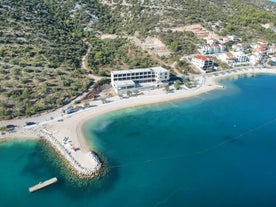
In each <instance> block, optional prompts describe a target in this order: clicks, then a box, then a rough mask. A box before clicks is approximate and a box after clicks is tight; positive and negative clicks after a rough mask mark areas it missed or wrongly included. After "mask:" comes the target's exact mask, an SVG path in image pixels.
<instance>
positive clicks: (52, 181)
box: [29, 177, 57, 193]
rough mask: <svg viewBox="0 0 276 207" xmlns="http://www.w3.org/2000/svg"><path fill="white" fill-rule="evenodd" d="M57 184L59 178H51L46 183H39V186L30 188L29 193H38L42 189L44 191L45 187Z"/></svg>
mask: <svg viewBox="0 0 276 207" xmlns="http://www.w3.org/2000/svg"><path fill="white" fill-rule="evenodd" d="M56 182H57V178H56V177H54V178H51V179H49V180H46V181H44V182H40V183H38V184H37V185H34V186H32V187H29V191H30V193H32V192H35V191H38V190H40V189H42V188H45V187H47V186H48V185H52V184H54V183H56Z"/></svg>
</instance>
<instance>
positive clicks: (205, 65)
mask: <svg viewBox="0 0 276 207" xmlns="http://www.w3.org/2000/svg"><path fill="white" fill-rule="evenodd" d="M192 63H193V64H194V65H195V66H196V67H197V68H199V69H201V70H204V71H208V70H213V69H214V60H213V59H211V58H208V57H206V56H204V55H195V56H194V57H193V58H192Z"/></svg>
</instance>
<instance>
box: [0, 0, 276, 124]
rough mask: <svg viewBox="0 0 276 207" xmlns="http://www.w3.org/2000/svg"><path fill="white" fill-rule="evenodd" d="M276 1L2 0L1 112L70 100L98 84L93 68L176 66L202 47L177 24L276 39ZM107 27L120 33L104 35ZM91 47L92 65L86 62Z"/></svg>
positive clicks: (25, 111)
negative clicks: (148, 47)
mask: <svg viewBox="0 0 276 207" xmlns="http://www.w3.org/2000/svg"><path fill="white" fill-rule="evenodd" d="M274 8H275V4H273V3H269V2H264V1H258V0H240V1H237V0H224V1H221V0H212V1H207V0H169V1H159V0H151V1H150V0H64V1H58V0H18V1H12V0H2V1H1V4H0V28H1V29H0V59H1V61H0V81H1V85H0V91H1V94H0V119H11V118H14V117H19V116H29V115H32V114H36V113H40V112H43V111H45V110H49V109H54V108H56V107H59V106H62V105H64V104H66V103H68V102H70V101H71V100H73V99H74V98H75V97H76V96H78V95H79V94H81V93H82V92H83V91H84V90H86V89H87V88H88V87H89V86H90V85H92V84H93V80H92V79H91V78H89V76H88V74H90V73H94V74H98V75H108V74H109V72H110V70H112V69H126V68H143V67H149V66H153V65H156V64H160V63H165V64H167V65H170V64H171V63H172V61H178V60H177V58H180V57H181V56H183V55H186V54H191V53H193V52H195V51H196V49H197V45H196V44H197V43H199V42H200V41H201V40H200V39H198V38H197V37H196V36H195V35H194V34H193V33H191V32H186V31H183V32H172V31H171V28H174V27H182V26H185V25H191V24H195V23H199V24H201V25H202V26H204V27H205V28H207V29H209V30H210V31H212V25H213V24H216V23H219V25H220V28H219V29H218V30H217V31H216V32H217V33H218V34H220V35H229V34H231V35H233V34H236V35H239V36H241V37H242V38H243V39H245V40H247V41H250V40H252V39H256V38H264V39H266V40H268V41H270V42H271V43H276V35H275V32H273V31H272V30H271V29H264V28H263V27H261V24H265V23H273V24H274V25H276V14H275V12H276V9H274ZM102 34H115V35H116V37H117V38H115V39H102V38H100V36H101V35H102ZM133 36H135V37H137V38H139V39H141V40H144V39H145V38H146V37H148V36H152V37H157V38H158V39H160V40H161V41H162V42H163V43H164V44H165V45H166V46H167V47H168V48H169V50H170V51H171V56H170V57H168V58H165V59H164V58H162V57H156V56H153V55H151V54H149V53H148V52H147V51H144V50H142V49H141V48H140V47H139V46H137V45H135V44H134V43H133V42H132V41H131V37H133ZM89 47H90V49H89V50H88V48H89ZM88 52H89V53H88ZM87 53H88V54H87ZM86 54H87V57H88V60H87V62H88V66H89V67H88V68H82V58H83V57H84V56H85V55H86ZM164 61H165V62H164Z"/></svg>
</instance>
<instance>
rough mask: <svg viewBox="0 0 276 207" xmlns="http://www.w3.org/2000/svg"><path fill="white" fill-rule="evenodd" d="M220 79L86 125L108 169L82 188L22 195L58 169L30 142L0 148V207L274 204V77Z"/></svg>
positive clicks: (62, 184)
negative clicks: (217, 84)
mask: <svg viewBox="0 0 276 207" xmlns="http://www.w3.org/2000/svg"><path fill="white" fill-rule="evenodd" d="M223 83H224V85H225V86H226V87H225V89H224V90H219V91H213V92H210V93H208V94H204V95H201V96H198V97H195V98H192V99H188V100H182V101H175V102H171V103H167V104H159V105H152V106H147V107H141V108H131V109H127V110H123V111H120V112H116V113H112V114H109V115H106V116H103V117H101V118H99V119H98V120H96V121H93V122H89V123H87V124H86V126H85V128H84V130H85V133H86V134H87V136H88V141H89V142H91V143H93V147H94V148H95V149H96V150H97V151H98V152H100V153H101V154H102V155H103V156H104V157H105V159H106V160H107V162H108V166H109V172H108V173H107V175H105V176H104V177H102V178H101V179H100V180H98V181H97V182H95V183H94V184H93V185H92V186H90V187H89V188H88V189H85V191H81V190H76V189H74V188H72V187H71V186H68V185H66V182H64V181H63V178H59V179H61V182H59V183H58V184H56V185H54V186H51V187H49V188H47V189H45V190H42V191H39V192H36V193H34V194H30V193H28V190H27V188H28V187H29V186H30V185H32V184H35V183H37V182H39V181H40V180H43V179H47V178H48V177H53V176H55V175H57V174H59V173H58V170H57V168H55V167H52V166H51V165H49V160H47V159H45V155H43V153H42V154H41V153H40V152H41V147H40V146H39V145H38V144H37V143H35V142H21V143H15V144H10V143H9V144H2V145H1V146H0V157H1V159H0V165H1V168H0V171H1V177H0V184H1V187H0V199H1V206H18V205H20V206H52V207H53V206H61V205H62V206H93V207H94V206H100V207H101V206H193V207H199V206H200V207H201V206H204V207H206V206H207V207H208V206H212V207H213V206H229V207H230V206H252V207H254V206H256V207H257V206H258V207H259V206H262V207H269V206H276V163H275V157H276V150H275V149H276V139H275V138H276V136H275V134H276V121H275V119H276V102H275V101H276V98H275V94H276V76H268V75H260V76H257V77H254V78H241V79H238V80H236V81H224V82H223ZM38 202H39V205H38Z"/></svg>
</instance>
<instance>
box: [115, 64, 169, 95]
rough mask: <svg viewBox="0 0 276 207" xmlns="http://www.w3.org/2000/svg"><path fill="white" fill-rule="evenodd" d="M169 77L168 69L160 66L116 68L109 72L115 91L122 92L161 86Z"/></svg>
mask: <svg viewBox="0 0 276 207" xmlns="http://www.w3.org/2000/svg"><path fill="white" fill-rule="evenodd" d="M169 79H170V72H169V70H167V69H165V68H162V67H152V68H144V69H132V70H118V71H112V72H111V84H112V86H113V88H114V90H115V91H116V93H123V92H125V91H128V90H134V89H143V88H152V87H159V86H163V85H166V84H167V83H168V80H169Z"/></svg>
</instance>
